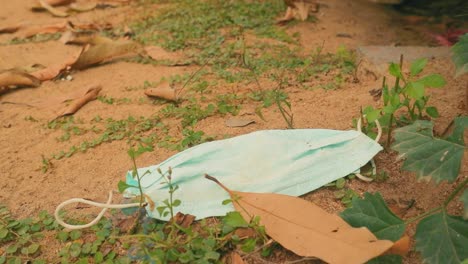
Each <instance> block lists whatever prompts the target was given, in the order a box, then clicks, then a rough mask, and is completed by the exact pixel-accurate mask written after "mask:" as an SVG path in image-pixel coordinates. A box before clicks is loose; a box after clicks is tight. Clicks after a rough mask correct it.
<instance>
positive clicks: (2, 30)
mask: <svg viewBox="0 0 468 264" xmlns="http://www.w3.org/2000/svg"><path fill="white" fill-rule="evenodd" d="M22 26H23V25H21V24H18V25H11V26H3V27H0V34H4V33H7V34H10V33H15V32H16V31H18V30H19V29H20V28H21V27H22Z"/></svg>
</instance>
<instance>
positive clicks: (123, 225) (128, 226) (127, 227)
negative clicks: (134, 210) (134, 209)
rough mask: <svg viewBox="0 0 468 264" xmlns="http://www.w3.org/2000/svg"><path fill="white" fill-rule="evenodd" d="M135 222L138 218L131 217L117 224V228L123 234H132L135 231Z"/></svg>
mask: <svg viewBox="0 0 468 264" xmlns="http://www.w3.org/2000/svg"><path fill="white" fill-rule="evenodd" d="M135 221H136V216H135V215H133V216H129V217H127V218H124V219H122V220H120V221H119V222H118V223H117V227H118V228H119V229H120V231H121V232H122V233H124V234H125V233H130V231H131V230H132V229H133V227H134V226H135Z"/></svg>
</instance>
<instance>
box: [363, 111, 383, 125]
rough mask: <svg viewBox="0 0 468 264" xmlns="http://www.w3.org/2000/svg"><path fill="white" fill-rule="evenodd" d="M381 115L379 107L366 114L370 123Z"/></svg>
mask: <svg viewBox="0 0 468 264" xmlns="http://www.w3.org/2000/svg"><path fill="white" fill-rule="evenodd" d="M379 116H380V110H379V109H376V110H373V111H369V112H368V113H367V114H366V119H367V122H369V123H372V122H374V121H375V120H377V119H378V118H379Z"/></svg>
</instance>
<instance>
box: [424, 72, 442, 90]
mask: <svg viewBox="0 0 468 264" xmlns="http://www.w3.org/2000/svg"><path fill="white" fill-rule="evenodd" d="M417 82H418V83H421V84H423V85H424V86H425V87H433V88H441V87H443V86H444V85H445V84H446V82H445V79H444V77H442V75H440V74H431V75H427V76H424V77H422V78H421V79H419V80H418V81H417Z"/></svg>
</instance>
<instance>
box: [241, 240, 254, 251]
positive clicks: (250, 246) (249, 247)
mask: <svg viewBox="0 0 468 264" xmlns="http://www.w3.org/2000/svg"><path fill="white" fill-rule="evenodd" d="M256 244H257V239H255V238H247V239H246V240H245V242H244V243H243V244H242V246H241V249H242V251H243V252H245V253H250V252H253V251H254V250H255V245H256Z"/></svg>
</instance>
